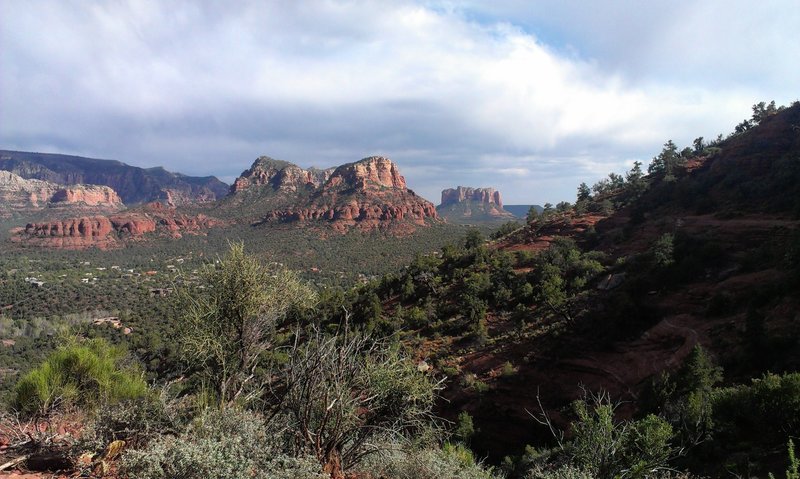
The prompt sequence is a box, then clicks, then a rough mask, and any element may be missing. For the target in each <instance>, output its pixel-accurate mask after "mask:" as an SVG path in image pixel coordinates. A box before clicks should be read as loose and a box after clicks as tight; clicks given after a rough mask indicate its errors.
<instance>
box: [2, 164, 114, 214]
mask: <svg viewBox="0 0 800 479" xmlns="http://www.w3.org/2000/svg"><path fill="white" fill-rule="evenodd" d="M124 206H125V205H123V204H122V200H120V198H119V195H117V192H116V191H114V190H113V189H111V188H109V187H107V186H97V185H73V186H68V187H64V186H62V185H57V184H55V183H51V182H49V181H43V180H26V179H24V178H22V177H20V176H18V175H15V174H14V173H11V172H9V171H2V170H0V213H2V214H4V215H6V216H7V215H9V214H10V213H11V212H29V211H34V210H40V209H44V208H47V207H52V208H60V209H69V210H91V211H93V212H101V213H103V212H111V211H118V210H120V209H122V208H124Z"/></svg>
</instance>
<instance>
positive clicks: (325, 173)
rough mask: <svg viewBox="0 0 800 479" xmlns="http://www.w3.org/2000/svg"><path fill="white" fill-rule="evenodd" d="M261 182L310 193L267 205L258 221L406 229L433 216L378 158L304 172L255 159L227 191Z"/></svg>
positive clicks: (430, 208) (393, 169) (384, 160)
mask: <svg viewBox="0 0 800 479" xmlns="http://www.w3.org/2000/svg"><path fill="white" fill-rule="evenodd" d="M264 185H269V187H270V188H271V189H272V190H273V191H274V190H281V191H299V190H301V189H303V190H304V191H306V192H308V193H310V194H309V195H307V196H306V197H300V196H297V197H295V200H296V201H294V202H293V203H285V204H283V205H280V206H278V207H275V208H272V209H271V210H270V211H268V212H267V213H266V214H265V215H264V216H263V220H262V221H259V223H264V222H311V221H324V222H327V223H328V224H329V225H330V226H332V227H333V228H334V229H336V230H339V231H346V230H347V229H349V228H351V227H357V228H358V229H361V230H373V229H386V228H389V229H394V230H396V231H401V230H402V231H406V232H410V231H413V229H414V226H420V225H424V224H426V221H428V220H437V219H438V215H437V214H436V208H435V207H434V205H433V204H432V203H430V202H429V201H427V200H425V199H424V198H421V197H419V196H417V195H416V194H415V193H414V192H413V191H411V190H409V189H408V188H407V187H406V181H405V178H403V176H402V175H401V174H400V170H399V169H398V168H397V165H395V164H394V163H393V162H392V161H391V160H389V159H388V158H384V157H379V156H373V157H369V158H364V159H363V160H360V161H357V162H355V163H348V164H346V165H342V166H340V167H338V168H336V169H335V170H303V169H301V168H299V167H297V166H296V165H292V164H291V163H286V162H279V161H277V160H272V159H271V158H259V160H257V161H256V163H255V164H254V165H253V167H252V168H251V169H250V170H247V171H246V172H245V173H244V174H243V175H242V176H241V177H240V178H239V179H238V180H237V181H236V183H234V187H233V188H232V192H233V193H232V194H236V193H237V192H241V191H245V190H248V189H252V188H253V187H254V186H264Z"/></svg>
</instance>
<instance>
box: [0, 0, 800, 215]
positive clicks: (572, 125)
mask: <svg viewBox="0 0 800 479" xmlns="http://www.w3.org/2000/svg"><path fill="white" fill-rule="evenodd" d="M765 4H766V6H763V5H762V4H759V6H757V7H753V8H750V9H748V13H747V14H742V13H740V12H739V9H740V8H743V7H744V4H740V3H738V2H737V3H734V4H733V7H729V8H725V7H724V5H723V4H721V3H719V2H716V1H708V2H703V3H696V2H682V3H681V2H678V3H673V2H670V3H666V2H664V3H661V2H656V3H653V2H647V4H642V3H641V2H614V3H612V4H608V5H605V6H604V7H603V8H598V7H597V4H585V3H584V2H580V3H574V2H566V3H565V2H547V1H544V2H536V3H535V4H531V2H503V3H499V2H492V3H491V4H486V3H484V2H481V3H475V4H472V5H470V4H469V3H466V2H459V3H452V4H451V3H448V2H427V3H421V4H418V3H413V2H395V3H387V2H366V1H364V2H362V1H348V2H334V1H325V0H319V1H308V2H281V1H277V0H276V1H273V2H256V1H252V2H240V3H236V4H235V5H222V4H213V3H197V2H188V1H187V2H170V3H164V2H158V1H154V0H151V1H146V0H142V1H128V2H125V1H107V2H98V3H91V4H86V3H83V2H60V1H59V2H57V1H51V2H37V3H30V2H23V1H13V0H12V1H7V2H4V4H3V6H2V10H3V11H2V12H0V13H2V15H0V44H2V45H4V49H3V52H2V53H1V54H0V71H3V75H2V76H0V142H1V144H2V146H4V147H8V148H18V149H29V150H31V149H39V150H42V149H48V150H51V151H52V150H60V151H65V152H69V153H74V154H83V155H96V156H100V157H106V158H109V157H110V158H116V159H120V160H122V161H127V162H130V163H134V164H140V165H144V166H151V165H154V164H163V165H165V166H166V167H168V168H171V169H175V170H180V171H183V172H186V173H190V174H191V173H195V174H209V173H213V174H218V175H220V176H222V177H225V178H231V177H233V176H235V175H236V174H238V173H239V172H240V171H241V170H243V169H245V168H246V167H247V166H248V165H249V163H250V161H252V159H253V158H255V157H256V156H258V155H261V154H268V155H271V156H275V157H280V158H284V159H287V160H290V161H296V162H299V163H301V164H304V165H306V166H308V165H311V164H317V165H320V166H329V165H332V164H335V163H340V162H344V161H352V160H355V159H357V158H359V157H361V156H366V155H368V154H373V153H375V154H379V153H380V154H386V155H389V156H391V157H393V158H394V159H395V160H397V161H398V162H399V163H400V164H401V167H402V170H403V171H404V173H405V174H406V176H407V178H408V180H409V183H410V184H411V186H412V187H414V188H415V189H417V190H419V191H420V192H421V193H423V194H424V195H425V196H427V197H429V198H431V199H436V198H438V190H440V189H442V188H444V187H450V186H453V185H455V184H458V183H460V184H468V182H470V181H479V182H480V183H481V184H475V185H474V186H495V187H498V188H500V189H501V190H503V193H504V196H505V197H506V198H507V199H510V200H511V201H510V202H512V203H524V202H539V203H543V202H545V201H551V202H555V201H558V200H561V199H571V198H572V196H574V188H575V178H576V177H577V178H580V175H588V178H587V179H588V180H591V179H593V178H599V177H602V176H604V175H605V174H606V173H607V172H608V171H612V170H614V171H621V170H622V169H624V167H625V165H628V166H629V165H630V163H631V162H632V161H633V159H636V158H639V159H642V160H644V161H645V162H646V161H647V160H648V159H649V158H650V157H652V156H653V155H654V154H655V153H656V151H657V149H658V148H660V145H661V144H662V143H663V142H664V140H666V139H668V138H674V139H675V140H676V142H677V143H679V144H686V143H688V142H690V141H691V139H692V138H694V137H695V136H700V135H703V136H706V137H711V136H715V135H716V134H717V133H720V132H723V131H729V130H730V129H731V128H732V127H733V125H734V124H735V123H736V122H737V121H739V120H740V119H742V118H744V117H746V116H748V114H749V105H750V104H752V103H754V102H755V101H758V100H761V99H771V98H775V99H776V100H779V101H780V102H787V101H789V100H792V99H793V98H790V97H789V95H790V93H789V92H790V91H791V90H790V89H789V87H785V88H784V87H783V86H782V84H781V82H786V83H787V84H791V85H792V86H796V85H797V84H798V83H800V78H798V70H797V69H796V68H795V65H794V61H793V59H794V58H797V57H798V56H800V51H799V50H798V49H800V41H798V34H797V32H796V28H795V27H796V25H797V24H800V19H799V18H798V13H797V11H798V9H796V8H791V3H790V2H765ZM486 5H490V6H489V7H487V6H486ZM725 5H727V3H726V4H725ZM754 26H762V27H763V28H761V29H759V30H752V27H754ZM751 31H757V32H758V34H757V35H750V36H749V37H748V38H743V35H745V34H748V32H751ZM793 55H794V56H793ZM759 58H761V59H767V60H769V62H766V63H765V62H759V61H757V60H758V59H759ZM773 91H774V92H776V94H775V95H774V96H773V95H770V93H771V92H773ZM791 93H792V94H793V93H794V92H791ZM487 166H489V167H490V168H489V169H487V168H486V167H487ZM492 168H494V169H495V170H496V171H494V172H493V170H492ZM478 172H479V173H478ZM523 172H526V173H523ZM510 173H515V174H510ZM531 191H535V192H536V195H537V196H532V195H531Z"/></svg>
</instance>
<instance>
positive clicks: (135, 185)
mask: <svg viewBox="0 0 800 479" xmlns="http://www.w3.org/2000/svg"><path fill="white" fill-rule="evenodd" d="M0 170H5V171H10V172H11V173H14V174H16V175H18V176H20V177H22V178H24V179H28V180H30V179H36V180H43V181H48V182H50V183H55V184H59V185H76V184H91V185H104V186H108V187H111V188H113V189H114V191H116V192H117V194H119V196H120V198H121V199H122V201H123V202H124V203H125V204H127V205H135V204H140V203H147V202H150V201H162V202H165V203H168V204H174V205H180V204H186V203H196V202H209V201H214V200H217V199H219V198H222V197H224V196H225V195H226V194H227V193H228V185H227V184H225V183H223V182H222V181H220V180H219V179H217V178H216V177H214V176H204V177H196V176H187V175H182V174H180V173H172V172H169V171H167V170H165V169H164V168H161V167H156V168H139V167H136V166H131V165H127V164H125V163H122V162H120V161H114V160H98V159H95V158H84V157H81V156H71V155H59V154H52V153H29V152H22V151H10V150H0Z"/></svg>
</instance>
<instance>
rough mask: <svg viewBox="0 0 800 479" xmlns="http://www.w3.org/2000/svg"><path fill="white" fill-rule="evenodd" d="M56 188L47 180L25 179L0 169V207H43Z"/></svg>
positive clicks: (14, 208)
mask: <svg viewBox="0 0 800 479" xmlns="http://www.w3.org/2000/svg"><path fill="white" fill-rule="evenodd" d="M58 188H59V186H58V185H56V184H53V183H50V182H48V181H41V180H26V179H24V178H22V177H21V176H19V175H15V174H14V173H11V172H9V171H0V209H3V210H25V209H32V208H43V207H45V206H47V203H48V202H49V201H50V198H52V197H53V194H54V193H55V192H56V191H57V190H58Z"/></svg>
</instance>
